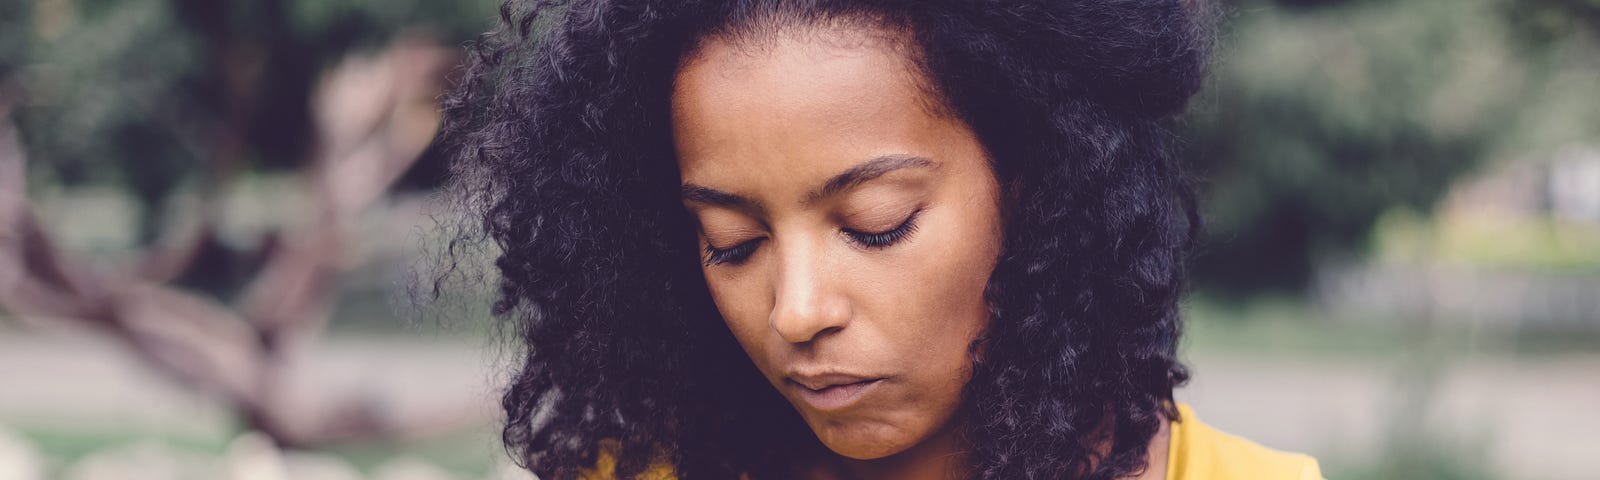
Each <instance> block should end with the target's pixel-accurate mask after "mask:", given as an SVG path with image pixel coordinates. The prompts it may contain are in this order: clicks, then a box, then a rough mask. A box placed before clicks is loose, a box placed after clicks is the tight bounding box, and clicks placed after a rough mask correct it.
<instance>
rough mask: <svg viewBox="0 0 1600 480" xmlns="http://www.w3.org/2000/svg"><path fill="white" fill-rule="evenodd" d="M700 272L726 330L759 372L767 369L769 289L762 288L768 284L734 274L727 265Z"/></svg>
mask: <svg viewBox="0 0 1600 480" xmlns="http://www.w3.org/2000/svg"><path fill="white" fill-rule="evenodd" d="M703 272H704V273H705V279H706V287H707V290H709V291H710V292H711V300H712V302H714V303H715V304H716V307H717V312H718V313H719V314H721V315H722V320H723V322H724V323H725V324H726V325H727V326H728V331H729V332H730V333H732V334H733V338H734V339H735V340H737V341H738V342H739V346H740V347H741V348H743V349H744V351H745V353H746V354H747V355H749V357H750V358H751V360H752V361H754V362H755V364H756V366H757V367H758V368H760V369H761V371H762V373H766V372H768V371H770V370H769V368H768V365H767V361H766V359H767V358H768V357H769V356H768V355H767V353H768V352H767V351H766V349H767V348H769V347H770V344H769V343H768V341H767V337H768V336H769V335H770V334H771V330H772V329H771V327H770V326H768V325H767V316H768V313H769V312H770V311H771V301H770V300H771V298H772V297H771V294H770V291H768V290H764V289H766V288H768V287H767V285H766V284H765V283H763V282H761V281H758V280H759V279H756V278H751V276H750V275H735V274H733V273H731V272H728V271H727V270H726V269H717V268H705V269H704V270H703ZM763 292H766V293H763Z"/></svg>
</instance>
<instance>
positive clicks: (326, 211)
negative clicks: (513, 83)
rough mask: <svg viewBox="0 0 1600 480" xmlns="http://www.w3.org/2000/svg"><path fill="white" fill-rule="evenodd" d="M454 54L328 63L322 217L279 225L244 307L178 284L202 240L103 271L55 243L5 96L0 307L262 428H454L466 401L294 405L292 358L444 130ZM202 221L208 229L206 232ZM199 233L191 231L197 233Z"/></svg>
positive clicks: (313, 175) (283, 438)
mask: <svg viewBox="0 0 1600 480" xmlns="http://www.w3.org/2000/svg"><path fill="white" fill-rule="evenodd" d="M454 61H455V55H454V53H453V52H452V51H450V50H448V49H445V48H442V47H439V46H438V45H437V43H436V42H434V41H431V40H429V39H427V38H425V37H422V36H418V35H409V36H407V35H403V36H401V37H400V38H399V39H398V40H396V41H395V42H394V43H392V44H391V45H390V46H389V47H387V48H386V49H384V50H383V51H382V52H381V53H380V54H378V55H376V56H375V57H372V58H359V57H352V58H349V59H346V60H344V61H343V62H341V63H339V64H338V65H337V66H336V67H334V68H333V69H331V71H330V73H329V74H327V75H326V76H325V77H324V78H323V80H322V83H321V84H320V86H319V87H318V89H317V94H316V95H315V98H314V101H313V103H312V111H313V112H314V122H313V126H314V129H315V138H316V141H317V148H315V149H314V150H313V153H312V155H311V158H310V160H309V161H307V162H305V163H304V165H305V166H304V167H303V168H302V170H301V171H300V176H301V177H302V178H303V179H304V184H305V185H306V186H307V188H308V190H310V191H309V192H308V193H309V194H310V196H311V197H312V198H313V199H314V204H315V205H316V211H315V212H308V214H310V215H312V216H314V217H315V219H316V220H315V221H314V222H310V223H308V224H307V225H306V226H304V227H302V228H299V229H295V230H292V231H278V232H276V233H274V234H273V238H274V241H273V242H270V243H269V245H270V247H268V248H267V249H266V250H267V251H265V252H264V258H265V261H264V263H263V266H262V268H261V269H260V270H259V271H258V272H257V273H256V274H255V275H254V276H253V277H252V278H251V279H250V282H249V284H248V287H247V289H246V291H245V294H244V295H243V297H242V298H243V300H242V301H241V302H239V304H238V305H237V306H228V305H224V304H222V303H221V302H219V301H216V300H213V299H211V298H209V297H208V296H206V295H202V294H197V293H194V292H190V291H187V290H185V289H183V288H180V287H175V286H173V285H170V282H171V280H172V279H173V278H174V276H175V273H174V272H181V271H184V270H187V269H188V268H189V267H190V264H191V263H192V262H194V261H196V259H197V258H199V255H198V253H197V251H198V249H200V248H203V246H204V242H202V241H188V242H185V243H181V244H179V245H178V246H172V245H167V246H163V247H152V248H151V251H150V252H147V254H146V258H147V260H146V261H145V262H143V263H142V264H141V265H139V266H136V267H134V268H122V269H117V268H104V267H103V266H97V265H94V264H92V263H91V262H88V261H86V260H84V259H82V258H79V257H77V256H74V255H73V254H72V253H71V252H67V251H65V250H64V249H62V248H60V247H59V244H58V243H57V242H55V241H54V240H53V239H52V238H51V237H50V235H49V234H48V232H46V231H45V229H44V228H43V227H42V226H41V224H40V222H39V221H38V219H37V218H36V217H35V216H34V215H33V214H32V212H31V209H30V207H29V204H28V201H27V199H26V191H27V185H26V182H27V175H26V167H27V162H26V153H25V150H24V149H23V148H22V140H21V137H20V135H19V132H18V131H17V128H16V126H15V124H14V123H13V122H12V121H11V119H12V113H13V112H12V110H13V104H12V103H10V102H11V101H10V100H9V98H8V97H0V102H3V103H0V121H3V123H0V310H5V311H9V312H11V313H13V314H15V315H17V316H19V317H20V318H24V319H26V320H31V321H39V322H72V323H76V324H80V325H84V326H88V327H91V328H93V329H95V330H97V331H100V332H102V333H105V334H107V335H110V336H112V337H114V338H116V339H118V340H121V341H122V342H123V343H124V344H126V345H127V346H128V347H130V348H131V349H132V350H133V351H134V352H135V353H136V354H137V355H138V356H139V357H140V358H142V359H144V360H145V361H146V362H147V363H148V364H150V365H151V366H153V367H155V368H156V369H157V370H160V371H162V372H165V373H167V374H170V375H172V376H173V377H174V378H176V379H178V380H180V381H182V382H183V383H185V384H187V385H190V386H192V387H195V388H198V389H200V390H202V391H206V392H209V393H211V394H214V395H217V396H218V397H220V398H222V399H223V400H225V401H227V402H230V403H232V404H234V405H236V406H237V408H238V409H239V410H240V411H241V412H242V413H243V414H244V416H245V417H246V419H247V421H248V422H249V424H250V426H251V427H252V428H255V429H258V430H261V431H263V432H266V433H267V434H268V435H270V436H272V437H273V438H274V439H275V440H276V441H278V442H279V443H280V444H283V445H293V446H308V445H320V444H326V443H329V442H336V441H344V440H355V439H363V438H374V437H393V436H397V435H398V436H404V435H412V434H421V433H427V432H432V431H437V430H440V429H443V428H449V427H452V426H454V423H455V422H457V421H459V420H461V419H463V418H464V416H463V415H461V414H460V412H441V413H440V414H439V415H437V416H433V417H427V418H396V417H391V416H386V415H384V414H382V412H379V411H376V410H375V409H374V408H371V405H367V404H364V403H363V402H360V401H354V402H344V403H335V402H332V401H328V402H325V403H324V404H323V405H321V406H320V408H319V409H318V410H317V411H311V412H307V411H304V410H300V409H297V408H294V407H293V406H291V405H290V402H289V401H288V397H287V395H286V393H287V390H288V385H289V382H288V380H289V379H287V378H285V375H287V370H286V369H285V365H286V364H288V363H289V360H290V359H291V358H293V357H294V356H295V355H297V354H298V352H302V351H303V349H302V348H300V347H302V346H304V345H305V344H306V343H308V342H310V341H313V340H314V339H315V338H316V337H317V336H318V335H320V333H321V332H322V330H323V327H324V326H325V325H326V323H327V319H328V315H329V309H330V305H331V303H332V301H333V298H332V295H333V294H334V292H335V291H336V288H335V286H336V284H337V282H338V279H339V277H340V275H341V274H342V273H343V272H345V271H346V270H348V269H349V268H350V267H352V266H353V265H351V264H350V262H349V261H347V260H346V258H347V257H348V252H349V249H350V246H351V243H352V239H351V232H350V231H349V229H350V228H351V225H352V224H353V223H354V220H355V217H356V216H357V215H358V214H360V213H361V212H363V211H364V210H366V209H367V208H368V207H369V206H371V205H373V204H374V203H375V202H377V201H378V200H380V199H381V198H383V196H384V195H385V194H386V193H387V192H388V191H389V190H390V188H391V187H392V186H393V185H394V183H395V182H396V180H398V179H399V178H400V177H401V175H402V174H403V173H404V172H405V171H406V170H407V169H409V168H410V167H411V166H412V164H413V163H415V162H416V161H417V159H418V158H419V157H420V156H421V155H422V153H423V151H424V150H425V148H426V147H427V146H428V144H429V143H430V142H431V140H432V137H433V132H434V129H435V128H436V127H437V123H438V121H439V119H438V112H437V109H436V106H435V103H434V102H435V99H436V97H437V96H438V95H439V93H440V91H441V89H442V85H441V84H442V82H443V78H444V75H445V73H446V70H447V69H448V68H449V67H450V66H452V65H454ZM206 228H209V227H201V229H202V231H201V232H200V233H199V235H202V236H204V235H209V233H208V232H205V231H204V230H205V229H206ZM189 235H194V234H192V233H191V234H189Z"/></svg>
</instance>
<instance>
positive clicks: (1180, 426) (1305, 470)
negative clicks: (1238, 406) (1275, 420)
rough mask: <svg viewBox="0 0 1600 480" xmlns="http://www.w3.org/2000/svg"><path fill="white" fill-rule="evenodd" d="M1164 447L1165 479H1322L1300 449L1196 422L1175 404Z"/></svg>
mask: <svg viewBox="0 0 1600 480" xmlns="http://www.w3.org/2000/svg"><path fill="white" fill-rule="evenodd" d="M1178 412H1179V417H1180V418H1179V420H1178V421H1174V422H1172V427H1171V428H1172V434H1171V440H1169V446H1168V450H1167V480H1213V479H1231V478H1251V479H1261V480H1277V479H1284V480H1322V471H1321V469H1319V468H1318V467H1317V460H1316V459H1314V458H1311V457H1310V456H1308V455H1306V454H1303V453H1288V452H1280V451H1277V450H1273V449H1270V448H1267V447H1263V446H1261V445H1259V444H1256V443H1255V442H1251V441H1249V440H1245V439H1243V438H1240V437H1237V436H1234V435H1232V434H1229V433H1226V432H1223V431H1220V430H1217V429H1215V428H1211V426H1210V425H1206V424H1204V423H1201V422H1200V419H1199V418H1198V417H1196V416H1195V414H1194V411H1193V410H1192V409H1190V408H1189V406H1188V405H1184V404H1181V403H1180V404H1178Z"/></svg>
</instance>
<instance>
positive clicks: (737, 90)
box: [672, 27, 951, 193]
mask: <svg viewBox="0 0 1600 480" xmlns="http://www.w3.org/2000/svg"><path fill="white" fill-rule="evenodd" d="M901 45H903V44H902V43H898V42H895V41H892V40H890V39H888V38H887V37H886V35H885V33H884V32H872V31H865V30H862V29H861V28H845V27H838V28H816V29H804V30H798V29H797V30H793V31H786V32H780V33H776V34H774V35H773V36H771V37H768V38H765V39H762V40H760V41H754V42H752V41H739V42H734V41H728V40H726V39H717V38H713V39H710V40H708V41H706V42H705V43H704V44H703V45H702V46H700V48H698V49H697V50H696V52H695V54H693V55H691V56H690V57H688V58H687V59H686V60H685V61H684V63H683V65H682V66H681V67H680V69H679V71H678V74H677V76H676V78H675V81H674V86H673V94H672V123H673V125H672V128H673V134H674V141H675V143H676V146H677V150H678V160H679V167H680V171H681V172H682V175H683V180H684V181H685V182H692V183H696V184H700V185H705V186H710V187H714V188H726V189H730V190H761V191H760V192H736V193H772V192H769V191H767V190H771V187H775V186H778V185H774V184H785V183H797V184H799V183H805V182H808V181H816V180H818V179H819V178H822V177H824V176H826V175H829V174H831V173H836V172H837V171H839V170H842V169H844V168H848V167H850V166H852V165H854V164H856V163H858V162H861V161H863V160H866V159H869V158H873V157H877V156H882V155H896V154H909V155H923V156H930V157H932V154H934V153H936V152H933V151H929V150H930V149H933V150H936V149H937V147H938V146H939V144H940V143H942V142H944V141H945V137H948V136H949V135H948V134H949V132H948V131H947V130H948V129H949V128H950V127H951V125H949V124H950V123H951V120H949V119H947V118H945V116H944V115H939V114H936V113H935V112H936V109H934V108H930V107H931V106H932V105H935V104H936V103H937V102H935V101H933V99H932V96H931V95H929V93H928V89H927V88H925V87H924V85H926V82H925V81H924V79H923V77H922V75H921V73H919V71H918V70H917V69H916V68H915V63H914V62H913V60H912V59H911V57H910V56H909V55H908V53H907V52H908V49H906V48H903V47H902V46H901ZM746 187H749V188H746ZM780 190H781V189H780Z"/></svg>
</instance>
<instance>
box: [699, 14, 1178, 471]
mask: <svg viewBox="0 0 1600 480" xmlns="http://www.w3.org/2000/svg"><path fill="white" fill-rule="evenodd" d="M902 35H903V33H902V32H886V31H881V30H876V29H874V28H872V27H857V26H846V25H832V26H809V27H792V28H784V29H780V30H778V31H776V32H775V33H772V34H771V35H770V36H769V37H765V38H759V39H738V40H737V41H735V40H730V39H725V38H710V39H707V40H706V41H705V42H704V43H703V44H702V45H701V46H700V48H698V49H697V50H696V51H695V52H693V54H692V55H690V56H688V57H687V58H686V59H685V61H684V62H683V63H682V65H681V67H680V69H679V71H678V74H677V76H676V78H675V85H674V91H673V96H672V123H673V125H672V127H673V133H674V138H675V142H676V149H677V153H678V155H677V157H678V163H679V168H680V171H681V172H682V178H681V180H682V183H683V185H684V205H685V206H686V207H687V208H688V209H689V210H690V211H691V212H692V213H693V214H694V216H695V218H696V219H697V220H698V222H699V225H700V239H701V242H702V246H703V247H704V248H705V251H706V254H705V258H704V260H706V262H704V263H705V266H704V268H703V271H704V274H705V280H706V284H707V286H708V287H709V289H710V291H711V294H712V298H713V300H714V301H715V302H716V305H717V308H718V310H719V311H720V312H721V314H722V316H723V318H724V319H725V320H726V322H727V325H728V328H729V329H730V331H732V333H733V335H734V337H735V338H736V339H737V340H738V341H739V344H740V345H741V347H743V349H744V351H745V352H746V353H747V354H748V355H749V356H750V359H751V360H752V361H753V362H754V363H755V365H756V367H757V368H758V369H759V370H760V371H761V372H762V374H763V375H764V376H765V377H766V378H767V380H768V381H769V382H770V383H771V384H772V386H773V387H774V388H776V389H777V390H778V391H779V392H780V393H781V394H782V395H783V396H784V397H785V398H786V399H788V400H789V402H790V403H791V404H792V405H793V406H794V407H795V409H796V410H797V411H798V412H799V413H800V416H801V417H802V418H803V419H804V420H805V422H806V423H807V424H808V425H809V426H810V427H811V430H812V432H813V433H815V434H816V438H817V440H818V441H820V443H821V445H822V446H823V447H825V448H819V449H818V451H819V452H820V454H819V458H818V461H817V462H816V465H815V468H814V469H813V470H812V471H810V472H807V473H806V474H805V475H804V476H807V477H811V478H862V479H867V478H870V479H926V478H945V477H947V476H950V475H956V476H959V475H961V474H962V473H963V472H964V471H965V469H966V466H967V463H966V461H965V460H964V456H963V454H962V452H961V447H960V442H959V441H958V440H959V439H958V438H957V432H958V431H959V427H960V426H959V425H956V424H955V420H954V419H955V417H956V415H955V412H956V411H957V409H958V407H959V406H960V402H961V390H962V387H963V386H964V385H965V384H966V382H967V381H968V380H969V379H970V377H971V366H970V362H971V358H970V357H969V354H968V346H969V345H970V344H971V343H972V342H973V340H975V339H976V338H977V336H978V335H979V334H980V333H981V332H982V331H983V330H984V329H985V328H986V326H987V325H988V322H989V314H988V310H987V308H986V305H985V302H984V298H983V292H984V286H985V284H986V283H987V281H988V279H989V275H990V274H991V272H992V271H993V269H994V265H995V261H996V259H997V258H998V255H999V253H1000V245H1001V235H1002V230H1001V214H1000V212H1001V195H1000V188H999V185H998V183H997V181H996V179H995V176H994V173H993V171H992V170H991V169H990V167H989V159H988V156H987V154H986V152H985V151H984V149H983V147H982V145H981V144H980V143H979V141H978V139H977V137H976V135H975V134H974V133H973V132H972V130H971V129H970V128H969V127H967V126H966V125H965V124H964V123H963V122H962V121H961V120H959V119H958V118H956V117H954V116H953V115H949V114H948V113H946V112H944V111H943V109H942V108H940V107H939V105H940V102H938V101H937V100H936V99H934V98H930V94H929V93H928V92H929V91H930V90H929V89H928V88H925V86H926V79H924V78H923V77H922V75H921V74H920V73H918V72H917V70H916V69H915V67H914V64H913V63H912V62H911V57H910V56H909V55H908V52H910V51H911V50H910V49H908V48H907V47H906V45H909V43H908V42H906V41H903V39H904V37H903V36H902ZM1166 437H1167V429H1166V428H1165V427H1163V428H1162V429H1161V431H1160V432H1159V433H1158V434H1157V435H1156V438H1155V439H1154V440H1153V441H1152V442H1151V445H1150V457H1149V458H1150V460H1151V461H1150V463H1149V465H1150V467H1149V468H1147V469H1146V471H1145V472H1144V474H1143V475H1141V476H1139V477H1137V478H1149V479H1159V478H1164V477H1165V472H1166V450H1167V448H1166Z"/></svg>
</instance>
